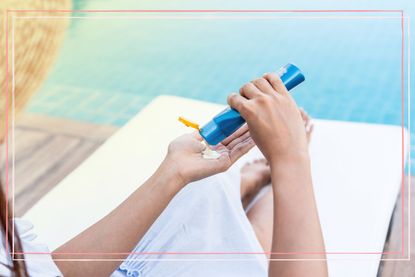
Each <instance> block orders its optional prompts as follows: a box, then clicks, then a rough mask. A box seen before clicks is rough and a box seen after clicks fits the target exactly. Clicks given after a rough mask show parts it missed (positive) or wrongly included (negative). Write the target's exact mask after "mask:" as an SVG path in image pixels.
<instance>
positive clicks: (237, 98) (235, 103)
mask: <svg viewBox="0 0 415 277" xmlns="http://www.w3.org/2000/svg"><path fill="white" fill-rule="evenodd" d="M248 102H249V100H248V99H246V98H245V97H243V96H241V95H239V94H231V95H229V96H228V104H229V106H231V107H232V108H233V109H235V110H237V111H238V112H239V113H240V114H241V115H242V117H243V118H245V119H247V118H249V117H250V116H251V113H252V108H250V107H249V105H248Z"/></svg>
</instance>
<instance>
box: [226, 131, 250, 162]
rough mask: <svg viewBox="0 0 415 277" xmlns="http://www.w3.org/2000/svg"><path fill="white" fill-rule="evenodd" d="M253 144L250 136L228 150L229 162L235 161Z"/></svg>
mask: <svg viewBox="0 0 415 277" xmlns="http://www.w3.org/2000/svg"><path fill="white" fill-rule="evenodd" d="M254 146H255V143H254V140H253V139H252V138H251V137H249V138H247V139H245V140H244V141H243V142H240V143H239V144H238V145H236V146H235V147H234V148H233V149H232V150H231V151H230V152H229V158H230V160H231V162H232V163H234V162H236V161H237V160H238V159H239V158H240V157H242V156H243V155H245V154H246V153H248V151H249V150H251V149H252V147H254Z"/></svg>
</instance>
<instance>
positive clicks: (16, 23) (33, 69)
mask: <svg viewBox="0 0 415 277" xmlns="http://www.w3.org/2000/svg"><path fill="white" fill-rule="evenodd" d="M70 8H71V3H70V0H24V1H22V0H0V22H1V23H0V24H1V31H0V49H1V54H0V139H1V138H2V137H3V136H4V132H5V123H6V114H5V112H6V50H5V46H6V34H5V30H6V20H7V25H8V80H9V81H8V90H7V94H8V96H9V122H10V120H11V111H12V109H11V108H12V88H13V78H12V73H13V72H12V71H13V68H12V63H13V57H12V56H13V55H12V54H13V52H14V85H15V87H14V108H15V109H14V111H15V114H16V113H17V112H18V111H19V110H21V109H22V108H23V107H24V105H25V104H26V103H27V102H28V100H29V98H30V97H31V96H32V95H33V93H35V92H36V90H37V89H38V88H39V87H40V85H41V84H42V82H43V81H44V80H45V78H46V75H47V73H48V71H49V69H50V67H51V65H52V63H53V61H54V60H55V58H56V55H57V52H58V50H59V47H60V44H61V42H62V39H63V35H64V31H65V29H66V28H67V25H68V20H67V19H62V18H59V19H50V18H49V19H45V18H43V19H40V18H39V17H40V16H42V17H45V16H49V17H50V16H62V15H65V14H62V13H57V12H28V11H27V12H24V13H23V12H14V11H10V10H38V11H39V10H41V11H46V10H48V11H50V10H55V11H56V10H64V9H66V10H69V9H70ZM7 10H9V12H8V16H7V18H6V13H7V12H6V11H7ZM13 17H14V18H13ZM18 17H31V18H18ZM33 17H37V18H33ZM13 29H14V30H13ZM13 38H14V39H13ZM13 41H14V50H12V48H13Z"/></svg>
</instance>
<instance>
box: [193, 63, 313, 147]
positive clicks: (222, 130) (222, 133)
mask: <svg viewBox="0 0 415 277" xmlns="http://www.w3.org/2000/svg"><path fill="white" fill-rule="evenodd" d="M278 75H279V76H280V78H281V81H282V82H283V83H284V85H285V87H286V88H287V90H291V89H292V88H294V87H296V86H297V85H299V84H300V83H302V82H303V81H304V80H305V78H304V75H303V74H302V73H301V70H300V69H299V68H298V67H296V66H295V65H293V64H290V63H289V64H287V65H285V66H283V67H281V68H280V69H279V70H278ZM244 123H245V120H244V119H243V118H242V116H241V115H240V114H239V113H238V112H237V111H236V110H234V109H232V108H231V107H227V108H226V109H225V110H223V111H222V112H220V113H219V114H217V115H216V116H215V117H214V118H213V119H212V120H211V121H209V122H208V123H206V125H204V126H203V127H202V128H200V130H199V133H200V135H201V136H202V137H203V138H204V139H205V141H206V142H207V143H208V144H210V145H216V144H218V143H219V142H221V141H222V140H224V139H225V138H227V137H228V136H230V135H231V134H233V133H234V132H235V131H236V130H238V129H239V128H240V127H241V126H242V125H243V124H244Z"/></svg>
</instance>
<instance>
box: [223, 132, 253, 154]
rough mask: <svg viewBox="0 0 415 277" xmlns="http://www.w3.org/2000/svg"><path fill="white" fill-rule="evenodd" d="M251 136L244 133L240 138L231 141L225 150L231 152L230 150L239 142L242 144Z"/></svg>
mask: <svg viewBox="0 0 415 277" xmlns="http://www.w3.org/2000/svg"><path fill="white" fill-rule="evenodd" d="M250 137H251V134H250V133H249V132H246V133H244V134H243V135H242V136H240V137H238V138H235V139H234V140H233V141H231V142H230V143H229V144H228V145H227V146H226V148H227V149H229V150H230V151H232V149H233V148H234V147H235V146H236V145H238V144H239V143H241V142H244V141H245V140H246V139H248V138H250Z"/></svg>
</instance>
